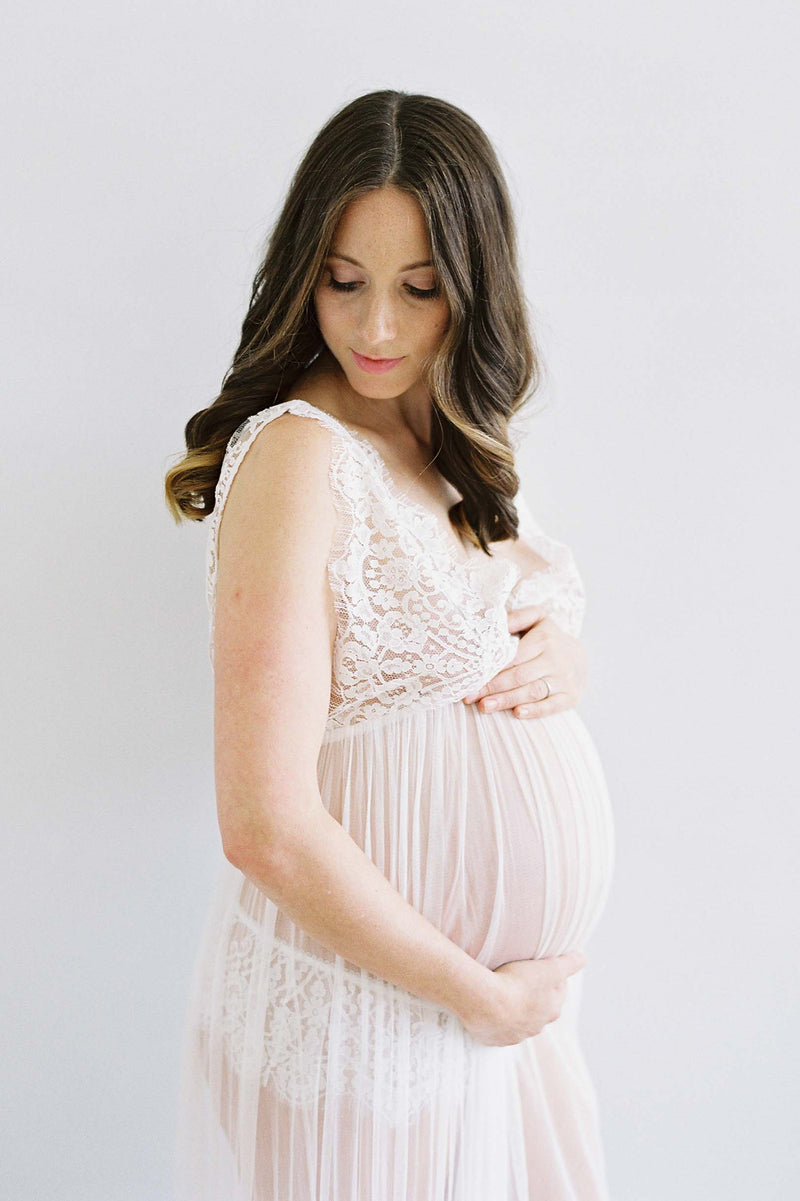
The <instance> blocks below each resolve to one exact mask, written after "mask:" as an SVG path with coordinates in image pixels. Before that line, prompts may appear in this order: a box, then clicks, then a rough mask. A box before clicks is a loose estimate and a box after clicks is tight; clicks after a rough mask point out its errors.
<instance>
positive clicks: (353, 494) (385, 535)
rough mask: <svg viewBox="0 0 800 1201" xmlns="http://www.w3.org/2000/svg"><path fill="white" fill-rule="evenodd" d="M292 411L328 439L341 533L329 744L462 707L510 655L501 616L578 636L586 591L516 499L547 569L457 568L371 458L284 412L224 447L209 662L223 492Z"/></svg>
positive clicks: (430, 521) (250, 423)
mask: <svg viewBox="0 0 800 1201" xmlns="http://www.w3.org/2000/svg"><path fill="white" fill-rule="evenodd" d="M287 411H290V412H292V413H295V414H297V415H299V416H306V417H310V418H312V419H314V420H316V421H319V422H320V423H321V424H322V425H323V426H325V427H326V428H327V429H328V430H330V432H331V457H330V469H329V482H330V487H331V492H332V494H333V497H334V502H335V505H336V509H337V524H336V529H335V532H334V538H333V541H332V544H331V549H330V552H329V556H328V564H327V568H328V579H329V583H330V587H331V590H332V593H333V597H334V603H335V608H336V615H337V632H336V638H335V642H334V651H333V669H332V676H331V699H330V707H329V711H328V721H327V724H326V736H328V735H333V734H334V733H335V732H336V731H337V730H341V729H342V728H343V727H347V726H350V725H354V724H356V723H360V722H365V721H369V720H372V719H374V718H377V717H382V716H388V715H390V714H392V713H397V712H399V711H401V710H404V709H407V708H409V707H411V706H415V707H423V708H424V707H429V706H434V705H439V704H445V703H447V702H453V701H458V700H460V699H461V698H462V697H464V696H465V695H467V694H468V693H469V692H471V691H475V690H477V689H478V688H480V687H481V686H482V685H483V684H484V683H485V682H486V681H487V680H489V679H491V678H492V676H494V675H496V674H497V672H498V671H500V670H501V669H502V668H503V667H504V666H505V664H506V663H508V662H510V660H511V659H513V657H514V654H515V653H516V646H517V642H518V635H516V634H511V633H510V632H509V631H508V627H507V622H506V614H507V613H508V611H509V610H511V609H513V608H518V607H520V606H522V605H525V604H541V605H542V606H544V607H545V608H546V610H547V611H548V613H550V614H551V616H553V618H554V619H555V620H557V621H558V622H559V624H560V625H561V626H562V628H563V629H565V630H566V631H567V632H568V633H571V634H573V635H575V636H577V635H578V634H579V632H580V627H581V623H582V619H583V610H584V599H585V598H584V589H583V583H582V580H581V578H580V575H579V573H578V570H577V567H576V565H575V562H574V559H573V556H572V553H571V551H570V549H569V548H568V547H567V546H565V545H564V544H563V543H560V542H557V541H556V540H554V539H552V538H550V537H548V536H547V535H546V534H545V533H544V532H543V531H542V530H541V528H540V527H539V526H538V524H537V523H536V521H535V520H534V518H533V516H532V514H531V512H530V509H529V507H528V505H527V503H526V502H525V499H524V497H523V496H522V493H521V491H520V492H519V493H518V494H517V497H516V505H517V511H518V514H519V520H520V531H519V532H520V536H521V537H522V538H523V539H524V540H525V542H527V543H528V544H529V545H530V546H531V547H532V548H533V549H534V550H535V551H536V552H537V553H538V554H539V555H540V556H541V557H542V558H544V559H545V560H547V562H548V567H546V568H544V569H542V570H539V571H534V572H532V573H531V574H529V575H525V576H522V575H521V572H520V568H519V567H518V566H517V565H516V564H515V563H512V562H510V561H509V560H508V559H504V558H500V557H499V556H495V557H491V558H490V557H489V556H487V555H485V554H484V553H483V552H482V551H481V550H480V549H479V548H475V553H474V554H473V555H471V556H469V557H468V558H467V559H465V560H458V559H457V558H456V557H455V555H454V553H453V552H452V551H451V549H450V546H449V545H448V542H447V538H446V535H445V533H444V531H443V529H442V528H441V526H440V524H439V521H438V519H437V518H436V517H435V515H434V514H433V513H432V512H430V510H428V509H426V508H425V506H424V505H421V504H418V503H416V502H415V501H413V500H410V499H408V498H407V497H405V496H404V495H403V494H402V493H401V492H400V490H399V489H398V488H397V486H396V485H395V483H394V480H393V478H392V476H391V474H390V472H389V470H388V468H387V466H386V464H385V462H384V460H383V458H382V456H381V455H380V453H379V451H378V450H377V448H376V447H374V446H373V445H372V443H371V442H370V441H369V439H368V438H366V437H365V436H364V435H361V434H359V433H358V432H356V431H354V430H352V429H350V428H349V427H348V426H346V425H344V424H343V423H341V422H340V421H338V420H337V419H336V418H335V417H332V416H331V415H330V414H329V413H326V412H324V411H323V410H321V409H318V408H316V406H314V405H312V404H309V403H308V402H307V401H304V400H300V399H293V400H287V401H284V402H282V403H281V404H277V405H272V406H270V407H268V408H266V409H262V410H261V411H260V412H258V413H254V414H253V415H251V416H250V417H248V418H247V419H246V420H245V421H244V422H242V424H241V425H240V426H239V427H238V429H236V430H235V431H234V433H233V434H232V435H231V438H230V440H229V442H228V447H227V449H226V452H225V457H224V460H223V463H222V468H221V471H220V476H219V480H218V483H217V487H216V493H215V507H214V511H213V513H212V514H211V516H210V518H209V534H208V554H207V601H208V607H209V613H210V648H209V649H210V655H211V660H212V663H213V657H214V604H215V588H216V575H217V531H218V528H219V522H220V517H221V514H222V510H223V507H224V504H225V500H226V498H227V495H228V492H229V489H230V486H231V483H232V481H233V478H234V476H235V474H236V471H237V469H238V467H239V464H240V463H241V461H242V459H243V457H244V455H245V453H246V451H247V449H248V447H249V446H250V444H251V443H252V441H253V439H254V438H255V437H256V435H257V434H258V433H259V432H260V430H261V429H263V427H264V426H265V425H266V424H267V423H268V422H270V421H272V420H274V418H275V417H277V416H278V415H279V414H281V413H284V412H287Z"/></svg>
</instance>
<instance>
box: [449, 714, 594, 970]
mask: <svg viewBox="0 0 800 1201" xmlns="http://www.w3.org/2000/svg"><path fill="white" fill-rule="evenodd" d="M475 713H476V718H475V720H476V722H477V734H478V737H477V738H476V739H475V740H473V742H472V744H471V753H470V756H469V759H468V773H469V775H470V777H471V780H472V781H473V788H472V800H473V802H474V804H475V806H476V807H477V810H478V812H477V814H473V815H472V816H473V819H474V827H475V828H474V829H473V830H472V831H471V835H470V837H469V839H468V841H466V843H465V848H466V850H467V856H466V859H465V868H464V871H465V874H466V876H467V877H468V878H469V879H470V880H471V881H473V882H474V883H475V884H476V886H477V887H478V889H479V890H481V891H482V885H481V881H482V879H483V880H485V881H486V882H487V884H489V883H490V882H491V885H490V887H488V888H487V889H486V890H485V893H484V894H483V895H484V896H485V902H484V904H485V906H486V909H485V912H484V918H483V921H484V923H485V925H486V931H485V934H484V935H483V936H482V941H481V943H480V945H478V944H477V942H476V941H475V937H474V934H475V933H477V932H473V938H472V939H471V941H470V945H469V946H468V948H467V949H469V950H470V952H471V953H472V954H473V955H475V957H476V958H477V959H479V960H480V962H481V963H485V964H486V965H487V966H488V967H497V966H498V965H499V964H501V963H506V962H508V961H510V960H513V959H531V958H542V957H544V956H550V955H560V954H563V953H564V952H565V951H569V950H574V949H583V948H584V947H585V946H586V943H587V940H588V938H589V937H590V935H591V932H592V930H593V929H594V927H595V925H596V923H597V921H598V919H599V917H600V914H601V912H602V910H603V908H604V906H605V902H606V898H607V895H608V891H609V888H610V883H611V878H612V874H613V865H614V827H613V818H612V811H611V805H610V801H609V797H608V790H607V787H606V781H605V776H604V773H603V769H602V765H601V763H600V759H599V756H598V754H597V750H596V748H595V746H594V742H593V741H592V739H591V737H590V735H589V732H588V730H587V728H586V726H585V725H584V723H583V721H582V719H581V718H580V716H579V715H578V713H577V712H576V711H575V710H574V709H572V710H566V711H564V712H562V713H556V714H551V715H550V716H548V717H542V718H534V719H531V720H529V721H521V720H520V719H519V718H515V717H514V716H513V715H512V714H511V713H510V712H508V711H501V712H500V713H497V714H480V713H478V712H477V711H475ZM495 719H496V720H495ZM481 802H484V804H483V806H481ZM464 933H465V934H467V933H468V931H467V930H466V929H465V930H464Z"/></svg>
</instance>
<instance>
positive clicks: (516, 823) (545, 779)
mask: <svg viewBox="0 0 800 1201" xmlns="http://www.w3.org/2000/svg"><path fill="white" fill-rule="evenodd" d="M318 777H319V785H320V792H321V795H322V797H323V801H324V803H325V804H326V806H327V807H328V808H329V810H330V812H331V813H332V814H333V815H334V816H335V817H336V818H337V820H338V821H340V822H341V823H342V825H343V826H344V827H345V829H346V830H348V832H349V833H350V835H351V836H352V837H353V838H354V839H355V841H356V842H357V843H358V844H359V846H361V847H362V849H363V850H364V851H365V853H366V854H367V855H368V856H369V857H370V858H371V859H372V860H373V861H374V862H375V863H376V864H377V866H378V867H379V868H380V869H381V871H382V872H383V873H384V875H385V876H386V877H387V878H388V879H389V880H390V882H391V883H392V884H393V885H394V887H395V888H397V890H398V891H399V892H400V893H401V894H402V895H403V896H404V897H405V898H406V899H407V900H408V901H409V902H410V903H411V904H412V905H413V906H414V907H415V908H416V909H418V910H419V912H421V913H423V914H424V915H425V917H427V918H428V920H429V921H431V922H432V923H433V924H434V925H435V926H437V928H438V929H440V930H442V931H443V932H444V933H445V934H447V936H448V937H449V938H451V939H453V941H454V942H456V943H458V945H459V946H462V947H463V948H464V949H465V950H466V951H468V952H469V954H471V955H472V956H473V957H474V958H476V959H477V960H478V961H479V962H481V963H483V964H484V965H485V966H487V967H489V968H495V967H497V966H499V964H501V963H507V962H508V961H510V960H513V959H532V958H542V957H544V956H549V955H558V954H561V953H563V952H564V951H568V950H573V949H578V948H584V947H585V944H586V940H587V939H588V937H589V935H590V934H591V931H592V929H593V928H594V926H595V924H596V922H597V920H598V918H599V916H600V913H601V911H602V909H603V907H604V904H605V900H606V896H607V893H608V889H609V886H610V881H611V875H612V871H613V858H614V839H613V823H612V815H611V807H610V803H609V798H608V793H607V789H606V783H605V778H604V774H603V770H602V766H601V764H600V761H599V757H598V754H597V751H596V749H595V746H594V743H593V741H592V739H591V737H590V735H589V733H588V730H587V729H586V727H585V725H584V723H583V721H582V719H581V718H580V716H579V715H578V714H577V712H576V711H575V710H574V709H572V710H566V711H565V712H563V713H557V714H551V715H550V716H548V717H543V718H535V719H531V720H528V721H522V720H520V719H519V718H516V717H514V716H513V715H512V714H511V713H509V712H507V711H501V712H499V713H492V714H483V713H480V711H479V710H478V709H476V708H475V706H473V705H463V704H460V703H458V704H455V705H443V706H438V707H435V708H431V709H427V710H419V709H415V710H413V711H411V712H408V713H405V714H402V715H400V716H399V717H397V718H395V719H393V720H384V719H381V720H379V721H373V722H368V723H364V725H363V726H360V727H359V726H356V727H352V728H351V729H350V730H347V731H340V732H337V735H336V736H335V737H334V738H333V739H331V740H330V741H328V742H326V743H324V744H323V747H322V752H321V756H320V761H319V768H318Z"/></svg>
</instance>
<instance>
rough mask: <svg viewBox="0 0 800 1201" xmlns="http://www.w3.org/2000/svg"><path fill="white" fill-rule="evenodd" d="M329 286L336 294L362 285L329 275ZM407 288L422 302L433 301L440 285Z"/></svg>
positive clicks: (407, 285)
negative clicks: (345, 281) (344, 281)
mask: <svg viewBox="0 0 800 1201" xmlns="http://www.w3.org/2000/svg"><path fill="white" fill-rule="evenodd" d="M327 286H328V287H329V288H333V290H334V291H335V292H354V291H355V290H356V288H358V287H360V286H361V285H360V283H359V281H358V280H351V281H348V282H347V283H343V282H342V281H341V280H338V279H334V278H333V276H332V275H329V276H328V281H327ZM405 287H406V289H407V290H408V292H409V294H410V295H411V296H416V297H418V299H420V300H432V299H433V298H434V296H438V295H439V286H438V284H437V286H436V287H435V288H415V287H414V285H413V284H405Z"/></svg>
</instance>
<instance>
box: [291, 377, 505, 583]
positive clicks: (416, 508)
mask: <svg viewBox="0 0 800 1201" xmlns="http://www.w3.org/2000/svg"><path fill="white" fill-rule="evenodd" d="M286 403H287V404H301V405H307V406H308V408H310V409H314V411H315V412H317V413H323V414H324V415H325V416H326V417H330V419H331V421H333V422H335V423H336V424H337V425H338V426H340V427H341V428H342V429H343V430H344V432H345V433H346V434H349V435H350V437H351V438H353V439H354V440H355V441H356V442H358V443H359V444H360V445H362V446H364V447H365V448H366V449H367V451H369V452H371V453H372V456H373V460H374V463H375V466H376V467H377V469H378V471H379V473H380V475H381V478H382V480H383V483H384V486H385V487H386V490H387V491H388V492H389V494H390V495H391V496H392V498H393V500H394V501H395V502H396V503H397V504H399V505H405V506H406V508H407V509H410V510H413V512H415V513H417V514H418V515H419V516H420V517H421V518H422V520H423V521H424V522H425V523H426V525H427V526H428V527H429V529H430V530H431V532H432V533H433V535H434V537H435V538H436V540H437V542H438V544H439V546H440V547H441V549H442V550H443V551H444V553H445V554H446V555H447V558H448V559H449V560H450V563H451V564H452V565H453V566H455V567H457V568H459V569H463V568H469V569H472V567H473V566H474V565H475V563H476V562H477V556H478V555H481V556H482V557H483V558H484V559H488V560H490V561H493V562H503V563H506V564H508V565H509V566H510V567H513V568H514V570H515V571H516V572H517V574H518V575H521V571H520V568H519V566H518V565H517V564H516V563H514V562H512V560H511V559H506V558H504V557H503V556H502V555H501V556H497V557H495V556H494V555H491V556H488V555H486V554H485V553H484V551H482V550H481V549H480V547H478V548H476V549H475V550H474V552H473V553H469V552H467V554H466V555H465V556H464V557H463V558H460V559H459V558H457V557H456V553H455V550H454V548H453V546H452V545H451V542H450V540H449V538H448V537H447V534H446V533H445V531H444V528H443V526H442V523H441V521H440V520H439V518H438V517H437V516H436V514H435V513H433V512H432V511H431V510H430V509H429V508H428V507H427V505H423V504H422V503H421V501H416V500H414V499H413V498H412V497H410V496H407V495H406V494H405V493H404V492H401V491H400V488H399V487H398V485H397V483H396V482H395V479H394V476H393V475H392V473H391V472H390V470H389V467H388V465H387V463H386V460H385V459H384V457H383V455H382V454H381V452H380V451H379V450H378V448H377V446H375V445H374V443H373V442H371V441H370V439H369V438H368V437H367V436H366V435H365V434H362V433H361V432H360V430H356V429H354V428H353V427H352V426H350V425H347V423H346V422H344V421H342V420H341V419H340V418H339V417H334V415H333V413H329V412H328V411H327V409H321V408H319V406H318V405H313V404H311V402H310V401H308V400H302V399H301V398H300V397H299V396H296V397H294V398H293V399H292V400H291V401H287V402H286ZM420 474H421V473H420Z"/></svg>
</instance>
